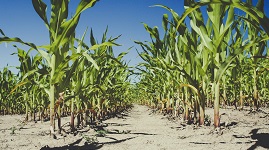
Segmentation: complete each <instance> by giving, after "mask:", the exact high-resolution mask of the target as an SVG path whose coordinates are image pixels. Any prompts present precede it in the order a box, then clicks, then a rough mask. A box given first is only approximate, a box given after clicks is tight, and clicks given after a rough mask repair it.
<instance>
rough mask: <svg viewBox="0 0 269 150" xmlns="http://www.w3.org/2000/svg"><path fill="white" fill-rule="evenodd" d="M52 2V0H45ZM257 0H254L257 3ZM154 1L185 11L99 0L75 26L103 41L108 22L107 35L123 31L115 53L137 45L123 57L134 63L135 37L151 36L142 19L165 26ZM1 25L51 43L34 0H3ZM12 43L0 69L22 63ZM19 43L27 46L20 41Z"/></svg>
mask: <svg viewBox="0 0 269 150" xmlns="http://www.w3.org/2000/svg"><path fill="white" fill-rule="evenodd" d="M43 1H44V2H45V3H46V4H47V5H48V10H47V11H49V6H50V1H49V0H43ZM256 1H257V0H253V2H254V3H255V2H256ZM266 1H267V0H265V10H266V14H267V16H269V12H268V11H269V10H268V9H266V8H269V4H268V2H266ZM78 3H79V0H71V1H70V4H69V7H70V8H69V10H70V11H69V15H72V14H74V13H75V9H76V7H77V5H78ZM155 4H162V5H165V6H168V7H170V8H172V9H173V10H175V11H176V12H177V13H178V14H182V13H183V11H184V1H183V0H100V1H98V2H97V3H96V4H95V6H94V7H92V8H90V9H87V10H86V11H84V12H83V13H82V15H81V18H80V22H79V24H78V26H77V29H76V37H77V38H80V37H81V36H82V35H83V33H84V31H85V30H86V28H87V27H88V28H89V29H91V28H92V30H93V33H94V36H95V38H96V39H97V40H98V41H101V37H102V34H103V33H104V31H105V29H106V27H107V26H108V37H110V36H112V37H116V36H118V35H122V36H121V37H120V38H119V39H118V40H117V41H116V43H118V44H121V45H122V46H119V47H114V48H113V49H114V52H115V54H119V53H121V52H123V51H127V50H128V48H130V47H132V46H134V47H133V48H132V49H131V50H130V52H129V54H128V55H126V57H124V59H125V60H126V61H127V62H129V61H130V62H129V65H130V66H135V65H136V64H138V63H139V62H141V61H142V60H141V59H140V58H139V56H138V54H137V52H136V49H137V50H138V51H141V48H140V46H139V45H137V44H135V43H134V40H138V41H147V40H150V38H149V34H148V33H147V32H146V30H145V29H144V26H143V24H142V22H144V23H146V24H148V25H149V26H150V27H153V26H158V28H159V30H162V16H163V14H165V13H167V14H170V13H169V12H168V11H167V10H165V9H163V8H160V7H149V6H152V5H155ZM0 29H2V30H3V31H4V33H5V34H6V35H7V36H9V37H19V38H21V39H22V40H23V41H25V42H31V43H34V44H36V45H46V44H48V43H49V36H48V30H47V28H46V27H45V25H44V23H43V21H42V20H41V19H40V18H39V16H38V15H37V13H36V12H35V10H34V8H33V6H32V1H31V0H1V2H0ZM87 33H88V34H87V35H86V38H85V42H86V43H88V44H89V45H90V43H89V39H90V38H89V33H90V30H88V32H87ZM13 44H14V43H12V44H0V70H2V68H3V67H4V66H7V64H8V65H9V66H11V70H13V71H16V69H15V68H14V67H12V66H19V61H18V57H17V56H16V55H11V54H12V53H14V52H16V49H15V48H13V46H12V45H13ZM17 45H18V47H20V48H23V49H24V50H28V48H27V47H24V46H22V45H20V44H17Z"/></svg>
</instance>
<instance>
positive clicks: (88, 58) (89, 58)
mask: <svg viewBox="0 0 269 150" xmlns="http://www.w3.org/2000/svg"><path fill="white" fill-rule="evenodd" d="M82 55H83V56H85V57H86V58H87V60H88V61H90V62H91V63H92V64H93V66H94V68H95V69H97V70H100V68H99V66H98V65H97V63H96V61H95V60H94V59H93V58H92V57H91V56H90V55H89V54H87V53H86V52H83V53H82Z"/></svg>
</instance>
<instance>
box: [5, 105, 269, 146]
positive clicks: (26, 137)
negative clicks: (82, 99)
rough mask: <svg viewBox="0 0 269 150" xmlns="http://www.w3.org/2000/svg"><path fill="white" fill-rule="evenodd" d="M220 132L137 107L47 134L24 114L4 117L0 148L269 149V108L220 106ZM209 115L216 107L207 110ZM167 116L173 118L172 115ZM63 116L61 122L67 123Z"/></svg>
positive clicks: (44, 126) (46, 129) (45, 128)
mask: <svg viewBox="0 0 269 150" xmlns="http://www.w3.org/2000/svg"><path fill="white" fill-rule="evenodd" d="M220 113H221V114H222V115H221V123H222V126H221V128H220V130H218V131H216V130H215V129H214V127H213V126H212V125H211V126H196V125H186V124H185V123H183V122H182V121H181V120H180V119H178V118H175V119H174V118H171V117H168V116H164V115H162V114H159V113H157V112H156V113H153V111H152V110H151V109H148V107H146V106H141V105H134V107H133V108H132V109H131V110H130V111H126V112H124V113H122V114H120V115H117V117H114V118H111V119H108V120H106V121H103V123H102V125H99V126H97V127H96V128H94V129H91V128H90V127H86V128H84V129H81V130H79V132H77V133H76V134H75V135H74V134H66V133H64V132H63V134H62V135H57V139H52V138H50V137H49V122H44V123H41V122H37V123H34V122H28V123H22V122H21V120H22V119H23V118H22V116H20V115H14V116H1V117H0V149H80V150H83V149H85V150H86V149H105V150H106V149H107V150H109V149H111V150H114V149H117V150H121V149H122V150H126V149H133V150H140V149H152V150H155V149H156V150H165V149H167V150H170V149H184V150H186V149H196V150H197V149H198V150H199V149H229V150H230V149H269V114H268V110H264V111H260V112H256V113H250V112H249V111H238V110H233V109H226V110H225V109H221V111H220ZM206 114H208V115H209V116H210V117H211V118H212V116H213V109H207V110H206ZM168 118H169V119H168ZM69 119H70V118H69V117H68V118H63V121H62V122H63V123H66V122H69Z"/></svg>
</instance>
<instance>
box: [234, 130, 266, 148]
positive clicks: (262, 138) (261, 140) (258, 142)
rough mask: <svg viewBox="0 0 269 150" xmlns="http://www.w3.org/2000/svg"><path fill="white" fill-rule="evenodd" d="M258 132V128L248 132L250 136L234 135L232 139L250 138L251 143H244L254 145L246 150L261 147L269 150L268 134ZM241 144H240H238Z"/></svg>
mask: <svg viewBox="0 0 269 150" xmlns="http://www.w3.org/2000/svg"><path fill="white" fill-rule="evenodd" d="M259 130H260V128H257V129H253V130H251V132H250V134H251V135H250V136H238V135H234V137H236V138H251V139H252V140H254V142H253V141H251V142H246V143H254V144H253V145H251V147H249V148H248V150H253V149H256V148H257V147H259V146H260V147H263V148H266V149H269V142H268V139H269V133H258V131H259ZM240 144H242V143H240Z"/></svg>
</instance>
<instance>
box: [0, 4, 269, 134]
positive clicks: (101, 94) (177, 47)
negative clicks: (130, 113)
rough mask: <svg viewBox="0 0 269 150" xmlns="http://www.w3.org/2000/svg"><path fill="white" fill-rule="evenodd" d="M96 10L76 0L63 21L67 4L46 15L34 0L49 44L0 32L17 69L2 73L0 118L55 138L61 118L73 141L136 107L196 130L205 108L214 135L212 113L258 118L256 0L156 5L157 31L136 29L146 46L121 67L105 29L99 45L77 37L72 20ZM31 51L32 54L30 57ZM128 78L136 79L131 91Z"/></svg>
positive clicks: (268, 100) (264, 90) (263, 34)
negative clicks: (82, 130) (42, 127)
mask: <svg viewBox="0 0 269 150" xmlns="http://www.w3.org/2000/svg"><path fill="white" fill-rule="evenodd" d="M96 3H98V0H80V3H79V5H78V6H77V8H76V12H75V14H73V15H72V16H71V17H70V16H68V7H69V5H68V4H69V0H60V1H57V0H51V1H50V5H51V6H50V8H51V9H50V10H49V11H48V10H47V7H48V5H49V4H46V3H45V2H43V1H42V0H32V5H33V8H34V10H35V11H36V13H37V15H38V16H39V17H40V19H41V20H42V22H43V23H44V25H45V26H46V28H47V31H48V33H49V37H48V39H49V44H48V45H36V44H35V43H32V42H31V41H24V40H23V39H20V38H19V37H9V36H8V35H6V34H5V31H3V30H1V29H0V33H1V34H0V35H1V36H0V43H12V44H15V45H14V47H15V48H16V49H17V52H16V53H13V54H12V55H15V56H17V58H18V61H19V62H20V66H17V67H18V69H19V73H18V74H14V73H13V72H12V71H11V70H10V69H9V67H5V68H3V69H2V70H1V71H0V92H1V93H0V111H1V112H0V113H1V115H13V114H21V115H23V116H24V118H25V122H31V121H41V122H46V121H49V122H50V127H48V128H49V130H50V135H51V137H54V138H55V135H57V134H61V132H62V130H63V129H62V123H61V118H62V117H67V116H68V117H70V124H69V127H70V132H71V133H75V131H77V130H78V129H79V127H80V126H82V127H85V126H87V125H97V123H98V122H102V121H103V120H105V119H108V118H110V117H113V116H115V115H116V114H117V113H120V112H123V111H124V110H126V109H129V108H131V107H132V105H133V104H134V103H138V104H142V105H147V106H149V107H150V108H152V109H154V110H157V111H158V112H161V113H164V114H171V115H172V116H174V117H182V118H183V120H184V121H185V122H187V123H188V124H199V125H201V126H203V125H205V124H206V123H205V122H206V121H207V118H206V116H207V115H206V114H207V112H206V111H205V109H206V108H207V107H209V108H214V116H213V122H214V123H213V124H214V128H219V127H220V120H221V118H220V110H219V109H220V108H234V109H238V110H244V109H246V108H250V109H251V110H252V111H253V112H258V111H259V110H260V109H261V108H264V107H269V82H268V81H269V74H268V73H269V71H268V70H269V56H268V55H269V49H268V40H269V36H268V35H269V26H268V25H269V19H268V17H267V16H266V15H265V13H264V9H267V8H264V3H265V1H264V0H258V2H257V4H254V3H252V0H246V1H242V0H201V1H195V0H185V1H184V12H183V13H182V14H178V13H177V10H173V9H171V8H169V7H167V6H164V5H154V6H153V7H160V8H162V9H164V10H166V11H167V14H163V18H160V22H162V27H157V26H154V27H150V26H149V25H148V24H146V23H143V25H144V28H145V32H147V33H148V35H149V36H150V39H151V40H150V41H134V44H136V49H137V53H138V54H139V56H140V58H141V59H142V60H143V61H142V62H139V63H138V65H137V66H129V65H128V63H127V61H126V60H125V59H124V56H125V55H126V54H127V53H128V51H129V50H126V52H122V53H120V54H119V55H115V54H114V49H116V48H117V47H118V46H121V43H117V40H118V39H119V38H121V36H116V37H108V36H107V33H109V29H108V28H107V29H106V30H105V32H104V33H103V36H102V38H101V39H96V38H95V36H94V31H93V30H92V29H91V30H89V31H88V29H86V30H85V32H84V34H83V35H82V36H81V37H77V36H76V28H77V25H78V23H79V20H80V15H81V14H83V12H84V11H86V10H87V9H91V7H94V6H95V4H96ZM180 3H181V5H183V2H180ZM151 9H155V8H151ZM238 11H240V12H242V13H241V15H239V14H236V13H235V12H238ZM48 14H49V15H48ZM93 23H95V22H93ZM87 33H90V37H89V39H87V37H86V36H85V35H86V34H87ZM119 34H120V33H119ZM98 41H99V42H98ZM19 44H23V45H26V46H28V47H29V49H28V50H24V49H22V48H20V47H19V46H18V45H19ZM138 49H141V50H138ZM131 50H133V49H131ZM32 51H35V52H36V55H34V56H32V55H30V54H31V53H32ZM134 77H136V78H138V79H139V81H137V82H135V83H134V82H133V81H132V79H133V78H134ZM75 123H76V124H75Z"/></svg>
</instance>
